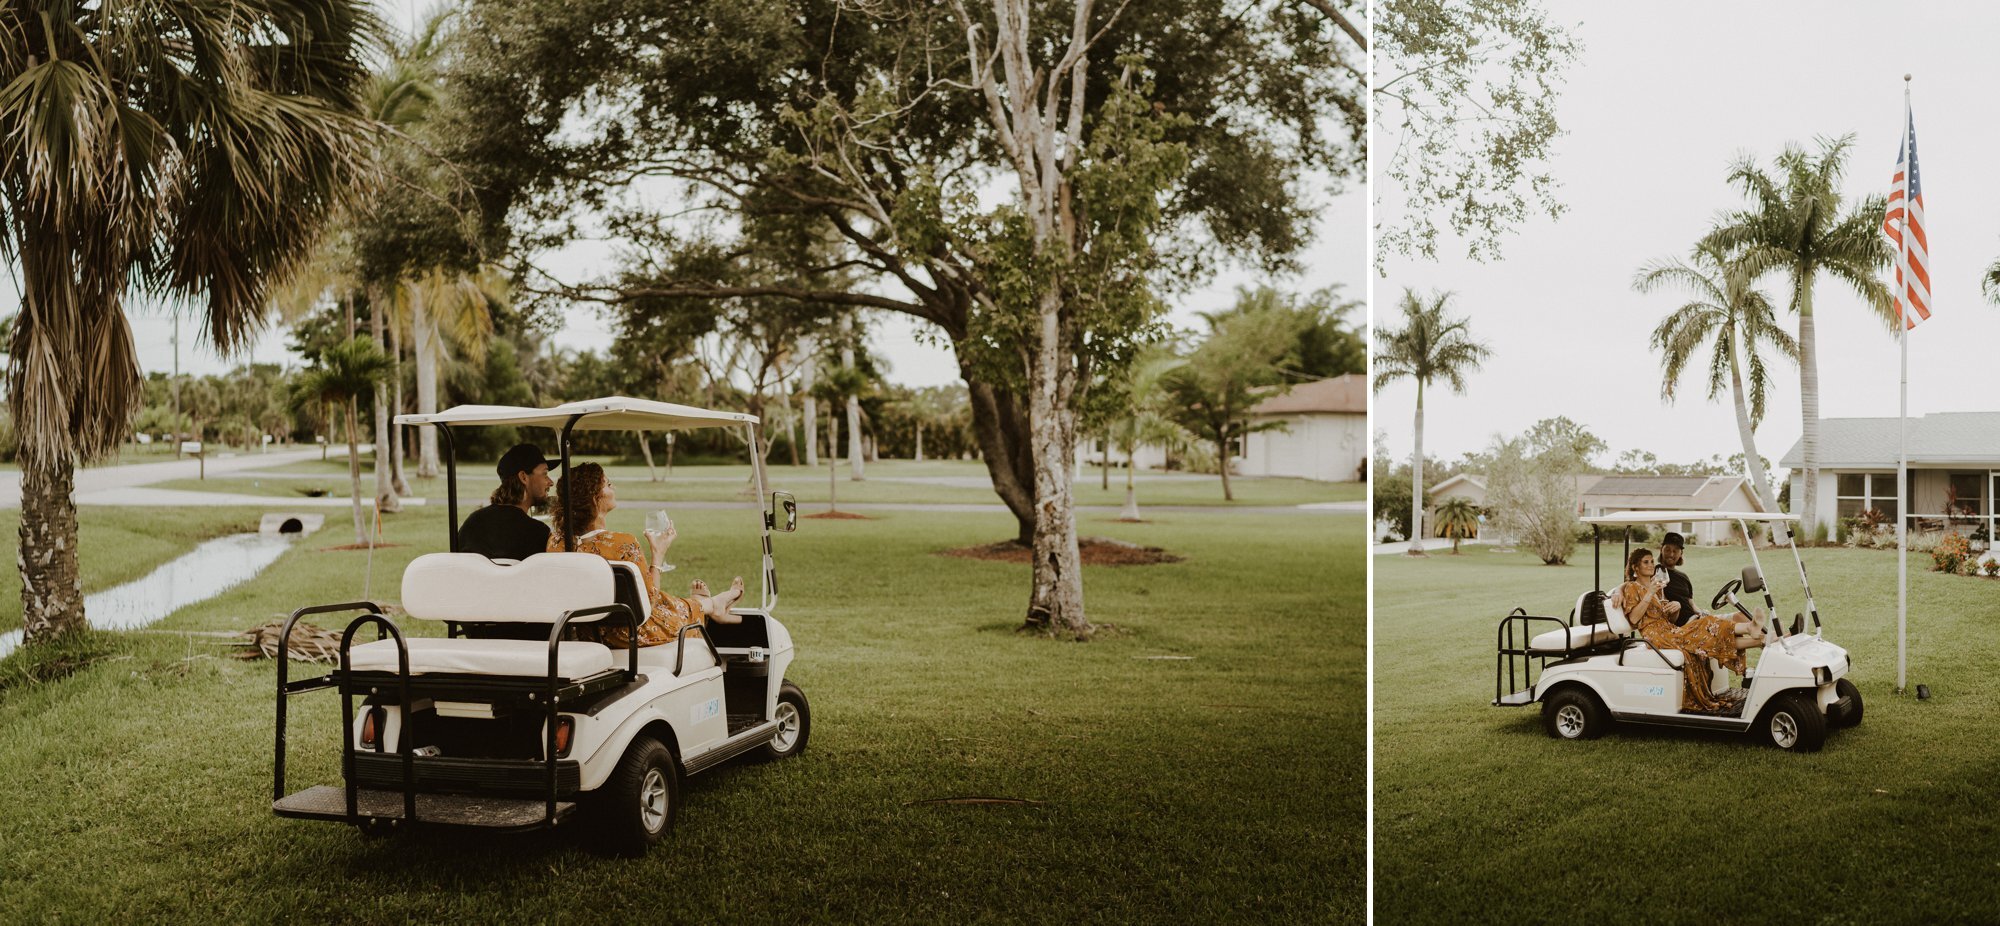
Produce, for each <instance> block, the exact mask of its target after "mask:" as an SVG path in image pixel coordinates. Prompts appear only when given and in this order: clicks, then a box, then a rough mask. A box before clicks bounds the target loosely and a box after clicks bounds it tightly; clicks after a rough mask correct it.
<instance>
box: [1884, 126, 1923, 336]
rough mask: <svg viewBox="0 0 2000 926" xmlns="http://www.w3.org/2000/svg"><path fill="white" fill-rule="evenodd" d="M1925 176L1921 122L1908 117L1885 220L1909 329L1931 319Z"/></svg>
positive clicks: (1898, 303) (1902, 312)
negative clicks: (1919, 140)
mask: <svg viewBox="0 0 2000 926" xmlns="http://www.w3.org/2000/svg"><path fill="white" fill-rule="evenodd" d="M1922 178H1923V174H1922V172H1920V171H1919V170H1917V120H1916V117H1915V116H1913V115H1910V114H1909V113H1907V112H1906V113H1904V132H1903V148H1902V150H1901V151H1900V152H1898V153H1897V154H1896V177H1895V179H1894V180H1891V181H1890V182H1889V184H1890V190H1889V214H1888V215H1886V216H1884V217H1883V218H1882V231H1884V232H1886V233H1888V235H1889V240H1890V241H1892V242H1894V243H1895V244H1896V246H1897V253H1898V257H1897V261H1896V314H1897V315H1898V316H1900V317H1901V318H1902V319H1903V325H1904V327H1906V328H1915V327H1916V326H1917V323H1918V322H1921V321H1923V320H1924V319H1927V318H1929V317H1931V254H1930V244H1929V242H1928V241H1927V240H1926V239H1925V238H1924V186H1923V182H1922ZM1906 217H1907V219H1908V223H1907V224H1908V225H1909V229H1910V237H1909V241H1908V247H1904V244H1905V242H1904V240H1903V226H1904V224H1905V221H1904V220H1905V218H1906Z"/></svg>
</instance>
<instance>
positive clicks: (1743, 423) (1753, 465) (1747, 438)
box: [1729, 344, 1778, 511]
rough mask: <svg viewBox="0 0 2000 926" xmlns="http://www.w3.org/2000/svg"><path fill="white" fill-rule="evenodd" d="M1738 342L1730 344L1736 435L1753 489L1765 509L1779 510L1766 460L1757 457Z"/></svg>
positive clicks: (1730, 389)
mask: <svg viewBox="0 0 2000 926" xmlns="http://www.w3.org/2000/svg"><path fill="white" fill-rule="evenodd" d="M1736 347H1737V345H1736V344H1731V345H1730V346H1729V392H1730V395H1731V396H1732V397H1733V398H1734V399H1735V400H1736V436H1737V437H1738V438H1739V439H1741V440H1742V441H1743V467H1744V468H1745V469H1747V470H1749V471H1750V484H1751V491H1754V492H1756V493H1757V503H1758V504H1760V505H1763V506H1764V510H1765V511H1777V510H1778V505H1777V502H1776V501H1775V500H1773V499H1772V497H1771V484H1770V483H1769V482H1766V481H1765V476H1764V461H1762V460H1760V459H1758V458H1757V434H1756V431H1755V429H1753V428H1752V427H1751V426H1750V407H1749V405H1747V404H1745V402H1744V400H1743V370H1742V368H1741V367H1739V366H1738V365H1737V362H1736Z"/></svg>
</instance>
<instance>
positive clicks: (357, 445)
mask: <svg viewBox="0 0 2000 926" xmlns="http://www.w3.org/2000/svg"><path fill="white" fill-rule="evenodd" d="M357 404H358V402H357V400H355V399H348V400H347V479H348V482H349V483H350V484H351V486H352V489H351V494H350V495H349V496H348V498H349V500H351V501H352V502H353V503H354V504H353V507H354V542H355V544H357V545H359V544H364V543H367V542H368V519H367V518H364V517H362V516H361V440H360V438H361V435H360V434H359V433H358V432H359V431H360V430H361V413H360V412H359V411H358V410H357V409H356V407H355V406H356V405H357Z"/></svg>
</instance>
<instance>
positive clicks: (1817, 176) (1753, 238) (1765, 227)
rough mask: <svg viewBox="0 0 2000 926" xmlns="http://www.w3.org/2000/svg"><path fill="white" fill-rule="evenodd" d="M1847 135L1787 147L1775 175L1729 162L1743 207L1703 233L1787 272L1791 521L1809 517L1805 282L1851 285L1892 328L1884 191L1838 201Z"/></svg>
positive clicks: (1808, 292)
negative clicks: (1793, 445)
mask: <svg viewBox="0 0 2000 926" xmlns="http://www.w3.org/2000/svg"><path fill="white" fill-rule="evenodd" d="M1853 144H1854V136H1852V135H1844V136H1842V137H1840V138H1837V139H1821V140H1820V143H1819V151H1818V152H1817V153H1811V152H1808V151H1806V150H1805V149H1804V148H1801V147H1799V146H1797V145H1787V146H1786V147H1785V150H1784V151H1783V152H1782V153H1780V154H1779V155H1778V160H1777V163H1776V165H1775V166H1776V167H1777V173H1776V175H1775V176H1774V175H1772V174H1768V173H1765V172H1764V170H1763V169H1762V168H1760V167H1758V166H1757V164H1756V162H1755V161H1753V160H1752V159H1750V158H1749V157H1748V156H1745V157H1743V158H1741V159H1739V160H1738V161H1737V162H1736V164H1735V165H1734V166H1733V167H1731V168H1730V171H1729V180H1730V182H1731V183H1734V184H1736V185H1738V186H1740V187H1742V188H1743V192H1744V194H1745V195H1746V196H1748V197H1749V198H1750V206H1749V208H1746V209H1743V210H1741V211H1738V212H1734V213H1731V214H1730V215H1728V216H1727V217H1725V219H1724V220H1723V223H1722V224H1721V225H1719V226H1718V227H1717V228H1716V229H1715V230H1714V231H1713V232H1710V233H1709V240H1711V241H1713V242H1714V243H1715V244H1717V245H1719V246H1720V247H1721V248H1722V250H1723V251H1724V252H1726V253H1732V254H1738V255H1740V259H1741V260H1742V262H1743V264H1744V266H1745V268H1746V269H1748V270H1749V271H1750V273H1751V275H1752V277H1753V278H1754V277H1760V276H1763V275H1764V274H1766V273H1771V272H1782V273H1784V274H1786V275H1787V276H1789V277H1790V278H1791V283H1792V298H1791V309H1792V311H1793V312H1796V313H1798V316H1799V335H1798V348H1799V350H1798V355H1799V398H1800V406H1801V408H1800V414H1801V415H1802V417H1803V424H1804V430H1803V434H1802V435H1801V437H1800V440H1799V447H1800V454H1801V456H1802V457H1803V461H1802V464H1801V465H1802V467H1803V469H1804V470H1805V493H1804V494H1805V499H1804V501H1803V502H1802V503H1801V504H1802V507H1801V508H1800V518H1799V524H1800V525H1801V526H1803V527H1805V528H1806V529H1807V530H1811V529H1812V528H1813V526H1814V525H1816V524H1818V520H1817V518H1818V513H1817V508H1818V504H1817V503H1818V499H1819V357H1818V354H1817V353H1816V349H1815V347H1814V336H1813V326H1814V318H1813V286H1814V283H1815V282H1816V281H1817V280H1818V279H1819V277H1820V275H1821V274H1825V275H1827V276H1831V277H1832V278H1834V279H1835V280H1838V281H1840V282H1841V283H1844V284H1846V285H1847V287H1848V288H1849V289H1852V290H1853V291H1854V292H1855V293H1856V294H1857V295H1859V296H1860V297H1861V298H1862V300H1863V301H1864V302H1866V303H1867V304H1868V306H1869V307H1870V308H1872V309H1874V310H1875V313H1876V315H1877V317H1879V318H1880V319H1881V320H1882V322H1883V323H1884V324H1885V325H1888V326H1889V328H1890V330H1891V331H1893V330H1895V327H1894V326H1895V325H1896V310H1895V303H1894V297H1893V294H1892V293H1891V292H1890V289H1889V286H1888V284H1886V283H1883V282H1882V280H1881V279H1880V277H1879V276H1878V274H1879V273H1880V271H1881V270H1882V268H1883V267H1886V266H1888V265H1889V261H1890V260H1891V258H1892V257H1893V254H1892V253H1891V251H1890V249H1889V244H1888V240H1887V239H1886V238H1884V237H1883V236H1882V233H1881V227H1882V214H1883V213H1884V211H1886V209H1887V205H1886V202H1885V199H1884V197H1882V196H1879V195H1876V196H1866V197H1863V198H1862V199H1861V200H1860V201H1859V202H1856V203H1854V204H1853V206H1852V208H1846V209H1843V208H1842V207H1843V206H1845V205H1847V203H1846V201H1845V200H1843V198H1842V197H1841V195H1840V181H1841V175H1842V173H1843V172H1844V171H1845V169H1846V162H1847V151H1848V149H1849V148H1850V147H1852V146H1853Z"/></svg>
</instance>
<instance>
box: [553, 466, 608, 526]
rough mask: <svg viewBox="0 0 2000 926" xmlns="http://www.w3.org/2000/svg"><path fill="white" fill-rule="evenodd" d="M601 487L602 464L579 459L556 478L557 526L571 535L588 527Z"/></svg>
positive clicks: (592, 517) (593, 515) (595, 513)
mask: <svg viewBox="0 0 2000 926" xmlns="http://www.w3.org/2000/svg"><path fill="white" fill-rule="evenodd" d="M603 491H604V467H602V466H599V465H597V464H596V463H579V464H577V465H575V466H572V467H570V468H569V472H568V473H566V474H564V475H563V477H562V478H561V479H558V480H556V506H555V514H556V526H557V527H558V528H560V529H563V530H566V531H568V532H569V535H570V536H572V537H574V536H577V535H579V534H582V533H583V532H584V531H586V530H589V529H590V522H591V521H593V520H595V519H596V518H597V496H598V495H599V494H600V493H602V492H603Z"/></svg>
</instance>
